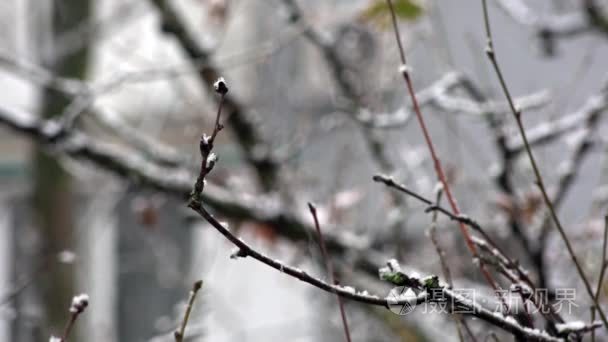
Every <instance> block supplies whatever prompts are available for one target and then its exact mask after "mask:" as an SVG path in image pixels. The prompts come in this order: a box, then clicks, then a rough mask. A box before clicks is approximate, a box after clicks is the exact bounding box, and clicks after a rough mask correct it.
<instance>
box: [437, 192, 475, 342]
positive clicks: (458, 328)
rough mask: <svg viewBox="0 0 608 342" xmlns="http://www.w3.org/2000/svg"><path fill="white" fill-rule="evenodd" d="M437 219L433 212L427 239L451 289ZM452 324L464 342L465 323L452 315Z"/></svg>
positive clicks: (451, 285)
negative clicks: (453, 323)
mask: <svg viewBox="0 0 608 342" xmlns="http://www.w3.org/2000/svg"><path fill="white" fill-rule="evenodd" d="M442 193H443V191H442V189H441V188H439V189H438V191H437V196H436V198H435V205H436V206H439V203H440V202H441V194H442ZM438 217H439V213H438V212H437V211H434V212H433V218H432V219H431V226H430V227H429V231H428V235H429V238H430V239H431V242H432V243H433V246H435V251H436V252H437V255H438V256H439V262H440V263H441V270H442V273H443V277H444V278H445V280H446V282H447V283H448V287H449V288H450V289H451V288H452V287H453V285H454V284H453V283H452V275H451V273H450V267H449V266H448V263H447V261H446V260H445V252H444V251H443V249H442V248H441V245H440V244H439V240H438V239H437V218H438ZM454 322H455V323H456V332H457V333H458V340H459V341H460V342H464V336H463V334H462V326H463V325H464V324H466V322H465V321H464V319H463V318H462V316H461V315H460V314H457V313H454Z"/></svg>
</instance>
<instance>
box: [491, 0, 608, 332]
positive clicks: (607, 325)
mask: <svg viewBox="0 0 608 342" xmlns="http://www.w3.org/2000/svg"><path fill="white" fill-rule="evenodd" d="M481 3H482V6H483V18H484V25H485V31H486V36H487V37H486V38H487V46H486V54H487V56H488V59H489V60H490V62H491V64H492V66H493V67H494V71H495V72H496V75H497V76H498V80H499V82H500V86H501V88H502V90H503V92H504V94H505V96H506V98H507V102H509V106H510V107H511V111H512V113H513V116H514V117H515V121H516V122H517V127H518V129H519V133H520V134H521V137H522V140H523V142H524V146H525V149H526V153H527V154H528V158H529V159H530V163H531V164H532V169H533V171H534V176H535V177H536V183H537V185H538V187H539V188H540V191H541V193H542V196H543V199H544V201H545V204H546V205H547V208H548V209H549V213H550V214H551V217H552V218H553V222H554V223H555V226H556V227H557V230H558V231H559V234H560V236H561V238H562V240H563V241H564V243H565V245H566V249H567V250H568V254H569V255H570V258H571V259H572V262H573V263H574V265H575V266H576V270H577V272H578V274H579V277H580V278H581V280H582V281H583V284H584V285H585V289H586V290H587V294H588V295H589V297H590V298H591V300H592V301H593V304H594V305H595V306H596V307H597V311H598V313H599V314H600V318H601V319H602V322H603V323H604V327H605V328H607V329H608V319H607V318H606V315H605V314H604V311H603V310H602V308H601V307H600V306H599V303H598V301H597V299H596V297H595V295H594V293H593V290H592V289H591V284H590V282H589V280H588V279H587V276H586V275H585V272H584V271H583V268H582V266H581V264H580V263H579V261H578V258H577V256H576V254H575V253H574V248H573V247H572V244H571V243H570V240H569V238H568V236H567V235H566V231H565V229H564V227H563V226H562V224H561V221H560V220H559V218H558V216H557V212H556V211H555V208H554V207H553V204H552V203H551V199H550V198H549V194H548V193H547V189H546V187H545V184H544V181H543V178H542V176H541V174H540V170H539V168H538V165H537V164H536V160H535V159H534V155H533V154H532V148H531V147H530V144H529V143H528V138H527V136H526V131H525V129H524V126H523V122H522V120H521V111H520V110H518V109H517V108H515V104H514V103H513V98H512V97H511V93H510V92H509V89H508V88H507V85H506V81H505V79H504V76H503V74H502V71H501V69H500V67H499V65H498V61H497V60H496V54H495V52H494V46H493V41H492V31H491V29H490V18H489V14H488V5H487V0H481Z"/></svg>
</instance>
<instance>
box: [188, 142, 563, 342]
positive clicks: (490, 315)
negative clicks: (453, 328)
mask: <svg viewBox="0 0 608 342" xmlns="http://www.w3.org/2000/svg"><path fill="white" fill-rule="evenodd" d="M203 141H206V142H207V144H205V146H206V147H209V146H210V145H209V144H208V141H209V140H208V139H203ZM209 153H211V150H210V149H207V148H201V155H202V157H203V159H205V158H206V157H205V154H209ZM213 165H214V164H206V165H205V164H203V165H202V169H201V173H200V175H199V178H204V177H205V176H206V175H207V174H208V173H209V172H210V171H211V169H212V168H213ZM199 181H200V182H201V183H203V184H204V179H202V180H200V179H198V180H197V183H198V182H199ZM202 188H203V187H201V191H202ZM196 191H197V187H196V186H195V188H194V193H193V194H192V196H191V198H190V201H189V203H188V207H190V208H191V209H192V210H194V211H195V212H197V213H198V214H199V215H200V216H201V217H203V218H204V219H205V220H206V221H207V222H208V223H209V224H211V226H213V227H214V228H215V229H216V230H217V231H218V232H219V233H220V234H222V235H223V236H224V237H225V238H226V239H227V240H229V241H230V242H231V243H232V244H234V245H235V246H236V247H237V248H238V250H237V251H236V252H235V253H234V254H233V255H234V257H251V258H253V259H255V260H258V261H259V262H261V263H263V264H266V265H268V266H270V267H272V268H274V269H275V270H278V271H280V272H282V273H285V274H287V275H289V276H292V277H294V278H296V279H299V280H301V281H304V282H306V283H309V284H311V285H313V286H315V287H317V288H319V289H321V290H324V291H326V292H329V293H333V294H335V295H338V296H341V297H344V298H348V299H352V300H355V301H359V302H362V303H367V304H373V305H381V306H384V307H389V306H390V305H405V304H406V303H407V304H409V305H411V304H412V303H411V299H408V298H403V299H399V300H396V301H393V300H389V299H388V298H380V297H378V296H374V295H369V294H367V293H365V292H357V291H355V290H354V289H352V288H348V287H342V286H339V285H333V284H329V283H327V282H324V281H323V280H321V279H319V278H316V277H312V276H310V275H309V274H308V273H306V272H305V271H302V270H300V269H297V268H294V267H291V266H288V265H286V264H284V263H282V262H280V261H278V260H276V259H272V258H270V257H268V256H266V255H264V254H262V253H261V252H259V251H257V250H255V249H254V248H253V247H251V246H250V245H249V244H247V243H246V242H245V241H243V240H242V239H240V238H238V237H237V236H235V235H234V234H233V233H232V232H231V231H230V230H229V229H228V228H226V227H225V226H224V225H223V224H222V223H220V222H219V221H218V220H216V219H215V218H214V217H213V215H211V214H210V213H209V212H208V211H207V210H206V209H205V208H204V206H203V205H202V203H201V201H200V200H199V199H200V198H201V194H200V193H196ZM433 278H434V279H436V277H433ZM408 279H413V280H415V281H416V282H417V283H418V284H423V281H422V280H421V279H418V278H415V277H408ZM438 289H441V296H440V298H442V300H443V299H447V300H449V301H451V302H452V303H454V305H456V306H457V307H460V308H467V309H468V310H469V311H468V312H471V313H472V314H473V315H475V316H476V317H478V318H480V319H482V320H484V321H486V322H489V323H490V324H493V325H495V326H497V327H500V328H502V329H504V330H506V331H509V332H510V333H512V334H514V335H515V336H521V337H523V338H527V339H530V340H538V341H559V339H557V338H554V337H551V336H549V335H548V334H547V333H546V332H543V331H538V330H535V329H530V328H527V327H523V326H521V325H520V324H518V323H517V322H515V321H514V320H512V319H508V318H507V317H505V316H503V315H502V314H501V313H496V312H492V311H489V310H488V309H485V308H484V307H482V306H481V305H479V304H477V303H475V302H474V301H470V300H468V299H466V298H464V297H462V296H461V295H459V294H456V293H454V292H453V291H452V290H450V289H448V288H446V287H445V286H439V287H438ZM437 300H438V299H437V298H435V297H434V296H431V295H429V293H427V291H423V292H421V293H420V294H419V295H418V296H417V297H416V300H415V301H416V304H418V303H423V302H426V301H431V302H432V301H437Z"/></svg>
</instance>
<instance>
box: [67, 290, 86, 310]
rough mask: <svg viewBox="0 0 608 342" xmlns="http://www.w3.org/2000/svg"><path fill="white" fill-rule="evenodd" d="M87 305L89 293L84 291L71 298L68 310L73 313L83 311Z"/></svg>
mask: <svg viewBox="0 0 608 342" xmlns="http://www.w3.org/2000/svg"><path fill="white" fill-rule="evenodd" d="M88 305H89V295H88V294H86V293H82V294H79V295H77V296H74V298H72V305H70V312H71V313H73V314H75V313H81V312H83V311H84V309H86V307H87V306H88Z"/></svg>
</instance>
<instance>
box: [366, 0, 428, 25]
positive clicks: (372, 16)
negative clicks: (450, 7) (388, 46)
mask: <svg viewBox="0 0 608 342" xmlns="http://www.w3.org/2000/svg"><path fill="white" fill-rule="evenodd" d="M393 7H394V8H395V15H396V16H397V19H398V20H415V19H418V18H419V17H420V15H422V13H423V8H422V6H421V5H420V4H419V3H417V2H416V1H414V0H393ZM390 16H391V12H390V9H389V7H388V4H387V3H386V0H373V1H371V3H370V4H369V5H368V6H367V7H366V8H365V9H364V10H363V11H362V13H361V15H360V19H361V20H362V21H363V22H367V23H371V24H374V25H376V26H378V27H379V28H381V29H385V28H387V27H388V25H389V24H390V20H391V17H390Z"/></svg>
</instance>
